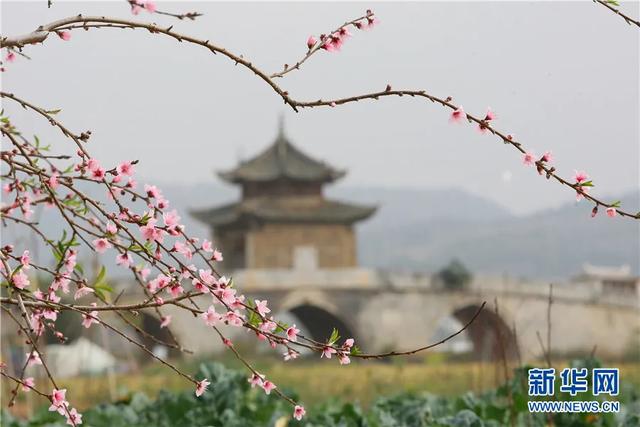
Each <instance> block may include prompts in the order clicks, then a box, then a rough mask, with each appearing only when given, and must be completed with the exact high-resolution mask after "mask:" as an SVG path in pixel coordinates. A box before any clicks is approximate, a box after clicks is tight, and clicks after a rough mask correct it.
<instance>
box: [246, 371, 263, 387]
mask: <svg viewBox="0 0 640 427" xmlns="http://www.w3.org/2000/svg"><path fill="white" fill-rule="evenodd" d="M263 378H264V375H256V374H253V375H251V377H249V379H248V380H247V382H248V383H249V384H251V388H254V387H255V386H258V387H262V380H263Z"/></svg>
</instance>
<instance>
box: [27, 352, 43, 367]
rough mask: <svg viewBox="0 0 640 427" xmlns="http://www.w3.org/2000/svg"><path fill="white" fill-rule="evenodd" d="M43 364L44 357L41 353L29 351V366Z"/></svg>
mask: <svg viewBox="0 0 640 427" xmlns="http://www.w3.org/2000/svg"><path fill="white" fill-rule="evenodd" d="M33 365H42V359H40V354H39V353H38V352H37V351H35V350H33V351H32V352H31V353H27V366H33Z"/></svg>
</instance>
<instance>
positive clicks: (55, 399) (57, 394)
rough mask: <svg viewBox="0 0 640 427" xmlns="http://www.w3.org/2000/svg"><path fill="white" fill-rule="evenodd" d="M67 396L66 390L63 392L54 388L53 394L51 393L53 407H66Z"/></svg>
mask: <svg viewBox="0 0 640 427" xmlns="http://www.w3.org/2000/svg"><path fill="white" fill-rule="evenodd" d="M66 394H67V389H66V388H63V389H62V390H58V389H56V388H54V389H53V392H52V393H51V404H52V406H55V407H56V408H58V407H59V406H63V405H66V404H67V400H66ZM49 410H51V409H49Z"/></svg>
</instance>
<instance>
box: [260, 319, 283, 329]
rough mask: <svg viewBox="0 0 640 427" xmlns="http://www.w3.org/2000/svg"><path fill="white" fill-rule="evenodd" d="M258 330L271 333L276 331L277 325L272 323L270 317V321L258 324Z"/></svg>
mask: <svg viewBox="0 0 640 427" xmlns="http://www.w3.org/2000/svg"><path fill="white" fill-rule="evenodd" d="M258 329H260V330H261V331H262V332H273V331H275V330H276V329H278V324H277V323H276V322H274V321H273V317H272V318H271V320H266V321H264V322H262V323H260V326H258Z"/></svg>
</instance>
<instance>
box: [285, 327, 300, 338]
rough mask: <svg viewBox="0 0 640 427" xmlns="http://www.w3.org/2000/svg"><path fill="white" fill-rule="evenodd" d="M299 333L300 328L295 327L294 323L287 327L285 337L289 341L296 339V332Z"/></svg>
mask: <svg viewBox="0 0 640 427" xmlns="http://www.w3.org/2000/svg"><path fill="white" fill-rule="evenodd" d="M299 333H300V329H298V328H296V325H295V324H294V325H293V326H289V327H288V328H287V339H288V340H289V341H294V342H295V341H297V340H298V334H299Z"/></svg>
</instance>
